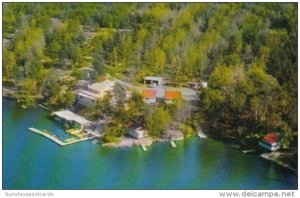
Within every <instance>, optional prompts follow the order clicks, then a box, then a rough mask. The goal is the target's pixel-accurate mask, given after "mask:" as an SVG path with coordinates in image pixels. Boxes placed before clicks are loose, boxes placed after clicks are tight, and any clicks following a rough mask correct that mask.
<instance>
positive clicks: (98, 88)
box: [76, 80, 115, 106]
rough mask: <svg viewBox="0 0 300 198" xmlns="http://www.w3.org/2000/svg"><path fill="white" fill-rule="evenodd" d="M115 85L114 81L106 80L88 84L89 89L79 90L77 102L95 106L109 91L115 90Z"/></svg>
mask: <svg viewBox="0 0 300 198" xmlns="http://www.w3.org/2000/svg"><path fill="white" fill-rule="evenodd" d="M114 85H115V82H114V81H111V80H105V81H103V82H101V83H94V84H92V85H90V86H88V89H87V90H79V91H78V92H77V97H76V98H77V103H78V104H80V105H84V106H95V105H96V104H97V101H98V100H100V99H102V98H103V97H104V96H105V95H106V94H107V92H108V91H112V90H113V87H114Z"/></svg>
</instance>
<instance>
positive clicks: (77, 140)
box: [28, 127, 96, 146]
mask: <svg viewBox="0 0 300 198" xmlns="http://www.w3.org/2000/svg"><path fill="white" fill-rule="evenodd" d="M28 129H29V130H30V131H32V132H34V133H37V134H40V135H42V136H44V137H47V138H48V139H50V140H52V141H53V142H55V143H57V144H58V145H60V146H66V145H69V144H74V143H77V142H82V141H85V140H90V139H94V138H96V136H94V135H93V136H91V137H85V138H80V139H69V141H67V142H63V141H62V140H60V139H59V138H58V137H56V136H54V135H52V134H49V132H48V133H47V132H45V131H41V130H39V129H36V128H33V127H30V128H28ZM88 134H89V133H88Z"/></svg>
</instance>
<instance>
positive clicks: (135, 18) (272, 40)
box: [2, 3, 298, 148]
mask: <svg viewBox="0 0 300 198" xmlns="http://www.w3.org/2000/svg"><path fill="white" fill-rule="evenodd" d="M297 9H298V8H297V3H4V4H3V38H2V42H3V78H2V81H3V86H4V87H13V88H14V89H15V90H16V92H17V98H18V101H19V102H20V103H23V104H26V105H28V104H30V103H32V102H33V101H36V100H40V99H43V100H48V101H50V102H52V103H53V104H54V103H62V104H64V105H65V106H68V105H70V104H71V103H72V102H73V101H74V96H73V95H72V86H74V80H70V81H65V82H63V84H62V82H60V81H59V80H58V75H57V74H56V73H55V70H57V69H60V71H63V72H64V71H65V72H67V71H70V72H71V74H72V76H73V77H74V78H75V79H77V78H78V76H80V74H79V72H78V69H79V68H82V67H93V68H94V69H95V70H97V71H98V73H99V75H103V74H105V73H109V74H111V75H114V76H116V77H118V78H120V79H123V80H128V81H133V82H140V81H141V80H142V79H143V77H145V76H146V75H159V76H165V77H168V78H169V79H172V80H173V81H175V82H179V83H181V82H187V81H190V80H197V81H207V82H208V88H207V89H206V90H204V91H203V92H202V93H201V95H200V98H201V100H200V103H199V104H198V105H199V112H198V116H197V117H199V118H198V119H199V123H202V124H203V123H209V124H210V125H211V127H212V128H214V129H216V131H218V132H217V134H215V135H216V136H218V135H220V136H228V137H239V138H242V139H243V140H247V139H251V138H253V137H255V136H257V134H259V133H266V131H278V132H280V133H281V135H282V139H283V146H284V148H289V147H293V146H297V136H298V133H297V130H298V117H297V116H298V106H297V103H298V84H297V81H298V75H297V73H298V67H297V66H298V58H297V51H298V46H297V43H298V35H297V32H298V27H297V22H298V21H297V15H298V13H297ZM63 90H64V91H63Z"/></svg>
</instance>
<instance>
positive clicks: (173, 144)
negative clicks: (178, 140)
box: [170, 140, 176, 148]
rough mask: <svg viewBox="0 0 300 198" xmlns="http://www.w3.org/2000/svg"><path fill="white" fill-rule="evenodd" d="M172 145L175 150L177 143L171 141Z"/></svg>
mask: <svg viewBox="0 0 300 198" xmlns="http://www.w3.org/2000/svg"><path fill="white" fill-rule="evenodd" d="M170 144H171V146H172V147H173V148H176V144H175V142H174V141H173V140H172V141H170Z"/></svg>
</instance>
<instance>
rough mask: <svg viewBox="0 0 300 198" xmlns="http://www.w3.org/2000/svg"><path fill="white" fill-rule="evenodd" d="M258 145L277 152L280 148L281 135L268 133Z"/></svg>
mask: <svg viewBox="0 0 300 198" xmlns="http://www.w3.org/2000/svg"><path fill="white" fill-rule="evenodd" d="M258 144H259V145H260V146H261V147H263V148H265V149H267V150H269V151H276V150H278V149H279V148H280V135H279V133H274V132H272V133H268V134H267V135H266V136H264V137H263V139H261V140H260V141H259V143H258Z"/></svg>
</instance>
